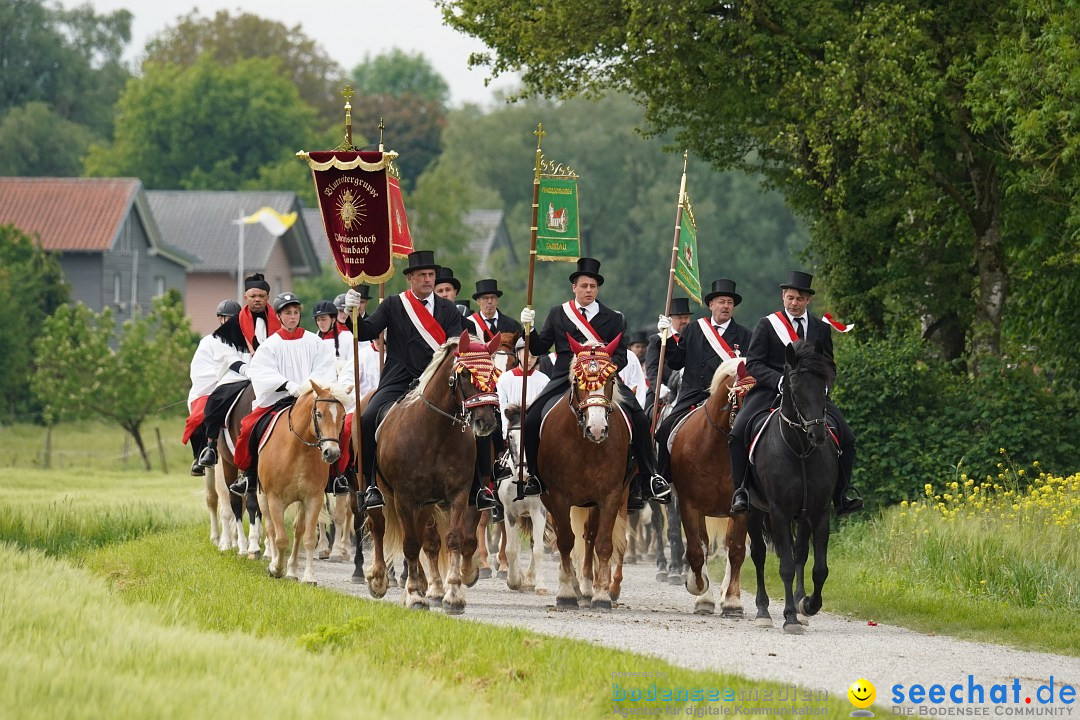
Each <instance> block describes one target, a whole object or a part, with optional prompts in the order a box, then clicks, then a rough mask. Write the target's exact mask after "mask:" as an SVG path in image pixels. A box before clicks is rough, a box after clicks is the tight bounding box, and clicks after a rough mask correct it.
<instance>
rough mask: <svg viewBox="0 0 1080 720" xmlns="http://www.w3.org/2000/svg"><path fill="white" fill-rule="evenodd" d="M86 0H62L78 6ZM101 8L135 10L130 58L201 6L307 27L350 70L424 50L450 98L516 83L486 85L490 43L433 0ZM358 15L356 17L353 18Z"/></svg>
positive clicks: (480, 96) (144, 3) (271, 0)
mask: <svg viewBox="0 0 1080 720" xmlns="http://www.w3.org/2000/svg"><path fill="white" fill-rule="evenodd" d="M80 1H81V0H61V4H63V5H64V6H65V7H72V6H74V5H76V4H78V3H79V2H80ZM89 2H90V4H91V5H92V6H93V7H94V9H95V10H96V11H97V12H98V13H104V12H112V11H113V10H118V9H120V8H124V9H127V10H130V11H131V13H132V15H134V20H133V21H132V25H131V45H130V48H129V59H136V58H137V57H138V56H140V55H141V54H142V50H143V48H144V47H145V46H146V42H147V40H149V39H150V38H152V37H153V36H154V35H156V34H158V33H159V32H160V31H161V30H162V29H164V28H165V27H167V26H169V25H172V24H174V23H175V21H176V18H177V17H179V16H181V15H186V14H187V13H188V12H189V11H191V10H192V9H194V8H198V10H199V13H200V14H201V15H203V16H209V17H213V15H214V14H215V13H216V12H217V11H218V10H228V11H229V12H231V13H235V12H236V11H237V10H240V11H243V12H249V13H253V14H255V15H259V16H261V17H264V18H268V19H270V20H277V21H279V22H281V23H284V24H285V25H286V26H288V27H293V26H295V25H301V26H302V28H303V30H304V33H305V34H306V35H307V36H308V37H311V38H313V39H315V40H316V41H317V42H318V43H319V44H321V45H322V47H323V49H325V50H326V52H327V53H328V54H329V55H330V57H331V58H333V59H334V60H336V61H337V62H338V63H339V64H340V65H341V66H342V67H344V68H345V69H346V70H347V71H348V70H351V69H352V68H353V66H355V65H356V64H357V63H359V62H361V61H362V60H363V59H364V55H365V54H367V53H370V54H371V55H378V54H379V53H380V52H382V51H385V50H389V49H390V48H394V47H398V48H401V49H402V50H405V51H407V52H410V53H413V52H422V53H424V55H425V56H426V57H427V59H428V61H429V62H431V64H432V65H433V66H434V67H435V69H436V70H438V71H439V72H440V73H441V74H442V76H443V77H445V78H446V81H447V82H448V83H449V84H450V95H451V102H452V103H453V104H455V105H461V104H462V103H465V102H475V103H480V104H483V105H487V104H489V103H490V102H491V100H492V97H493V95H492V89H494V88H504V89H505V88H508V87H512V86H513V84H514V80H513V79H512V78H510V77H509V76H507V77H506V78H500V79H499V80H498V81H497V82H494V83H492V84H491V86H489V87H487V88H485V87H484V78H485V77H486V71H484V70H481V69H475V70H470V69H469V68H468V60H469V54H470V53H472V52H481V51H483V50H484V45H483V43H481V42H480V41H479V40H476V39H473V38H470V37H467V36H465V35H463V34H461V33H459V32H457V31H456V30H452V29H450V28H448V27H445V26H444V25H443V24H442V16H441V13H440V12H439V9H438V8H436V7H435V4H434V2H432V0H352V1H351V2H342V1H341V0H198V2H196V1H195V0H176V1H174V2H169V1H168V0H166V1H165V2H163V1H162V0H89ZM350 18H352V20H350Z"/></svg>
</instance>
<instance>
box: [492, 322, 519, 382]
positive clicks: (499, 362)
mask: <svg viewBox="0 0 1080 720" xmlns="http://www.w3.org/2000/svg"><path fill="white" fill-rule="evenodd" d="M496 337H498V338H500V340H499V348H498V349H497V350H496V351H495V367H497V368H499V371H500V372H506V371H507V370H513V369H514V368H515V367H517V365H518V361H517V356H516V355H515V354H514V345H515V344H516V343H517V339H518V334H517V333H516V332H504V333H499V334H498V335H496Z"/></svg>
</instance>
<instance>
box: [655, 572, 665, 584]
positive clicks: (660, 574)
mask: <svg viewBox="0 0 1080 720" xmlns="http://www.w3.org/2000/svg"><path fill="white" fill-rule="evenodd" d="M656 582H658V583H666V582H667V571H666V570H661V571H660V572H658V573H656Z"/></svg>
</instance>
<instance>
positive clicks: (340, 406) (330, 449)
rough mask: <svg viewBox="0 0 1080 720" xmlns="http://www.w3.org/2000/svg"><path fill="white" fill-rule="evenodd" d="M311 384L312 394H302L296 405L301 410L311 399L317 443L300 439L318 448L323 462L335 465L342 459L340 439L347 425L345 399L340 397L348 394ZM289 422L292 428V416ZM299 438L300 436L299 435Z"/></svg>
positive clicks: (312, 428)
mask: <svg viewBox="0 0 1080 720" xmlns="http://www.w3.org/2000/svg"><path fill="white" fill-rule="evenodd" d="M309 382H310V385H311V392H309V393H304V394H302V395H301V396H300V400H298V401H297V403H296V405H297V408H298V409H300V406H301V403H304V404H306V403H307V402H308V400H309V398H310V402H311V430H312V433H313V434H314V436H315V442H313V443H312V442H308V441H304V439H303V438H302V437H301V438H300V439H301V440H302V441H304V444H305V445H308V446H309V447H318V448H319V450H320V451H321V453H322V459H323V462H326V463H334V462H337V460H338V458H339V457H341V447H340V445H339V441H338V438H339V437H341V430H342V428H343V427H344V425H345V405H344V402H343V400H344V398H343V397H338V395H345V394H346V393H345V391H344V390H341V389H340V388H338V389H336V390H335V389H334V388H332V387H329V386H328V387H325V388H324V387H322V386H321V385H319V384H318V383H317V382H315V381H314V380H311V381H309ZM304 409H305V410H306V408H304ZM289 422H290V426H291V423H292V415H291V414H290V416H289ZM294 433H295V431H294ZM297 437H300V436H299V435H297Z"/></svg>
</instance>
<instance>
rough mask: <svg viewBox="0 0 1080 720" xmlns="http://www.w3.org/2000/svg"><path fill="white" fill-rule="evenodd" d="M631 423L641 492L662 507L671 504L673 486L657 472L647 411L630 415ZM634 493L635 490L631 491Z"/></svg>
mask: <svg viewBox="0 0 1080 720" xmlns="http://www.w3.org/2000/svg"><path fill="white" fill-rule="evenodd" d="M630 421H631V422H632V423H633V425H634V437H633V440H632V441H631V443H632V444H631V447H632V449H633V452H634V459H635V460H636V461H637V465H638V477H639V478H640V480H641V492H642V494H643V495H646V496H647V497H648V499H649V500H655V501H656V502H658V503H660V504H661V505H667V504H668V503H669V502H671V485H670V484H668V481H667V480H665V479H664V476H663V475H660V474H659V473H657V472H656V458H655V457H654V454H653V449H652V436H651V433H650V432H649V420H648V418H646V417H645V411H644V410H642V409H641V408H640V407H638V408H636V409H635V411H634V412H631V413H630ZM631 493H633V490H631Z"/></svg>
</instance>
